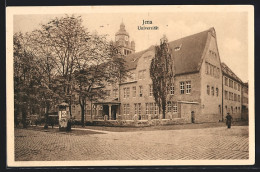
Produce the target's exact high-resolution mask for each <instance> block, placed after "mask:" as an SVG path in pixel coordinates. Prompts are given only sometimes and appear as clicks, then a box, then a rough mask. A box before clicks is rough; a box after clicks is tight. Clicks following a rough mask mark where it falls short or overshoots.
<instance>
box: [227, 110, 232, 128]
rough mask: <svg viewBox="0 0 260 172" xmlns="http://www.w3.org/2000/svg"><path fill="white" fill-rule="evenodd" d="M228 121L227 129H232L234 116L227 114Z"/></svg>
mask: <svg viewBox="0 0 260 172" xmlns="http://www.w3.org/2000/svg"><path fill="white" fill-rule="evenodd" d="M226 120H227V121H226V124H227V127H228V128H231V121H232V116H231V115H230V114H229V113H227V116H226Z"/></svg>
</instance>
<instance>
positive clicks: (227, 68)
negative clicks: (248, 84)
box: [221, 63, 243, 83]
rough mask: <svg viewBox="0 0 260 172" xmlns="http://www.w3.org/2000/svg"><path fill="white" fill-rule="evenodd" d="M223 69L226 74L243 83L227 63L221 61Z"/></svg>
mask: <svg viewBox="0 0 260 172" xmlns="http://www.w3.org/2000/svg"><path fill="white" fill-rule="evenodd" d="M221 70H222V73H223V74H224V75H227V76H228V77H230V78H232V79H234V80H236V81H238V82H240V83H243V81H242V80H241V79H240V78H239V77H238V76H237V75H236V74H235V73H234V72H233V71H232V70H231V69H230V68H229V67H228V66H227V65H226V64H225V63H221Z"/></svg>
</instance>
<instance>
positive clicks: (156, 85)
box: [150, 35, 174, 118]
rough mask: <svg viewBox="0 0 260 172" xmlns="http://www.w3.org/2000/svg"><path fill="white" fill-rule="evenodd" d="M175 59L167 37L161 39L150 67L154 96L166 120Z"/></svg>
mask: <svg viewBox="0 0 260 172" xmlns="http://www.w3.org/2000/svg"><path fill="white" fill-rule="evenodd" d="M173 76H174V74H173V58H172V53H171V49H170V48H169V44H168V40H167V38H166V36H165V35H164V37H163V38H162V39H161V43H160V46H156V47H155V57H154V58H153V59H152V62H151V66H150V77H151V79H152V82H153V84H152V85H153V95H154V99H155V102H156V103H157V104H158V106H159V110H160V112H161V110H162V112H163V118H165V113H166V104H167V90H169V88H170V85H171V83H172V79H173Z"/></svg>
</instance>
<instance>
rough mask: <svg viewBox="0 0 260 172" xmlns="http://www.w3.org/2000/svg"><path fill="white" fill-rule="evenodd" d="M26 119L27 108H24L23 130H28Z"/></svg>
mask: <svg viewBox="0 0 260 172" xmlns="http://www.w3.org/2000/svg"><path fill="white" fill-rule="evenodd" d="M26 117H27V112H26V108H25V107H23V108H22V123H23V128H27V124H26Z"/></svg>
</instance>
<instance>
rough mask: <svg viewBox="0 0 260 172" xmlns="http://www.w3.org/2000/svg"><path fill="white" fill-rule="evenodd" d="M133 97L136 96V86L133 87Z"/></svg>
mask: <svg viewBox="0 0 260 172" xmlns="http://www.w3.org/2000/svg"><path fill="white" fill-rule="evenodd" d="M133 97H136V87H133Z"/></svg>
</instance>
